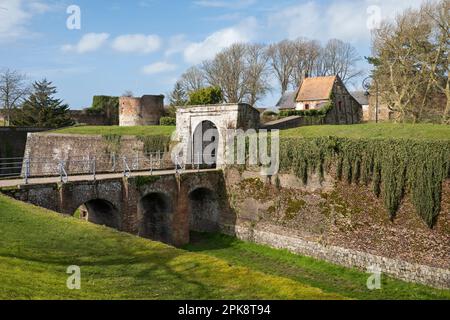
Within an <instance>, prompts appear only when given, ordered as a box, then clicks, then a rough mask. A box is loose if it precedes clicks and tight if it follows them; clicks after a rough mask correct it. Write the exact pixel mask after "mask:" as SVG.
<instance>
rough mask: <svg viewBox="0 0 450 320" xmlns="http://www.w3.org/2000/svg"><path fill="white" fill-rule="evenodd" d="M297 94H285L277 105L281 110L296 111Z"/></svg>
mask: <svg viewBox="0 0 450 320" xmlns="http://www.w3.org/2000/svg"><path fill="white" fill-rule="evenodd" d="M296 94H297V93H296V92H285V93H284V94H283V95H282V96H281V98H280V101H278V103H277V107H278V108H279V109H295V96H296Z"/></svg>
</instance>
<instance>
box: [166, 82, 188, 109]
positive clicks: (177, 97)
mask: <svg viewBox="0 0 450 320" xmlns="http://www.w3.org/2000/svg"><path fill="white" fill-rule="evenodd" d="M187 101H188V97H187V94H186V91H185V90H184V88H183V86H182V84H181V82H180V81H178V82H177V83H176V84H175V87H174V89H173V91H172V93H171V94H170V105H171V106H173V107H178V106H185V105H186V104H187Z"/></svg>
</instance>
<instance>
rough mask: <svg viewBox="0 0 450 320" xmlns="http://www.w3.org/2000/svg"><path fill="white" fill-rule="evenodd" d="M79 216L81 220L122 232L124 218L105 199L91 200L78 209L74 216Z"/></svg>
mask: <svg viewBox="0 0 450 320" xmlns="http://www.w3.org/2000/svg"><path fill="white" fill-rule="evenodd" d="M77 213H78V214H79V215H80V216H79V218H80V219H83V220H86V221H89V222H92V223H94V224H98V225H103V226H107V227H109V228H113V229H117V230H120V228H121V225H122V217H121V214H120V211H119V210H118V209H117V207H116V206H115V205H114V204H112V203H111V202H109V201H108V200H104V199H99V198H96V199H91V200H88V201H86V202H84V203H83V204H82V205H81V206H79V207H78V209H77V211H75V213H74V214H77Z"/></svg>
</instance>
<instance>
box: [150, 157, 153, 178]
mask: <svg viewBox="0 0 450 320" xmlns="http://www.w3.org/2000/svg"><path fill="white" fill-rule="evenodd" d="M150 174H151V175H153V153H150Z"/></svg>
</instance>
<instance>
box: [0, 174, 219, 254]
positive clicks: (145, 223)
mask: <svg viewBox="0 0 450 320" xmlns="http://www.w3.org/2000/svg"><path fill="white" fill-rule="evenodd" d="M0 192H3V193H5V194H7V195H9V196H12V197H14V198H15V199H17V200H20V201H24V202H28V203H31V204H34V205H37V206H40V207H43V208H46V209H49V210H52V211H55V212H59V213H61V214H65V215H71V216H72V215H74V214H75V212H76V211H77V209H78V208H80V207H81V206H84V209H85V208H87V209H88V211H89V209H91V212H89V215H88V217H87V219H88V220H89V221H91V222H94V223H101V224H104V225H106V226H109V227H114V228H116V229H118V230H120V231H124V232H128V233H131V234H134V235H138V236H141V237H145V238H149V239H152V240H157V241H162V242H165V243H169V244H172V245H175V246H182V245H185V244H187V243H189V232H190V230H191V229H192V226H195V227H196V230H197V231H202V232H206V231H211V230H210V229H209V226H211V225H216V226H219V224H220V220H219V219H220V215H219V212H227V210H228V208H227V206H226V205H224V202H223V201H221V199H225V198H226V195H225V192H226V191H225V185H224V180H223V176H222V173H221V172H206V173H201V174H189V173H186V174H182V175H180V176H178V175H166V176H146V177H134V178H129V179H127V178H123V179H108V180H98V181H80V182H69V183H66V184H55V183H52V184H41V185H22V186H20V187H19V188H17V189H10V188H9V189H6V190H0ZM203 194H205V195H212V196H211V197H208V198H206V197H205V201H203V202H202V203H198V202H197V201H195V195H197V196H198V195H199V196H202V195H203ZM193 209H198V210H199V212H197V213H196V214H194V213H193V212H192V210H193ZM211 210H215V212H211ZM107 219H110V220H111V219H114V220H115V219H117V220H118V221H117V223H116V222H115V221H108V220H107ZM199 226H200V228H199ZM202 226H203V228H202Z"/></svg>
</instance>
